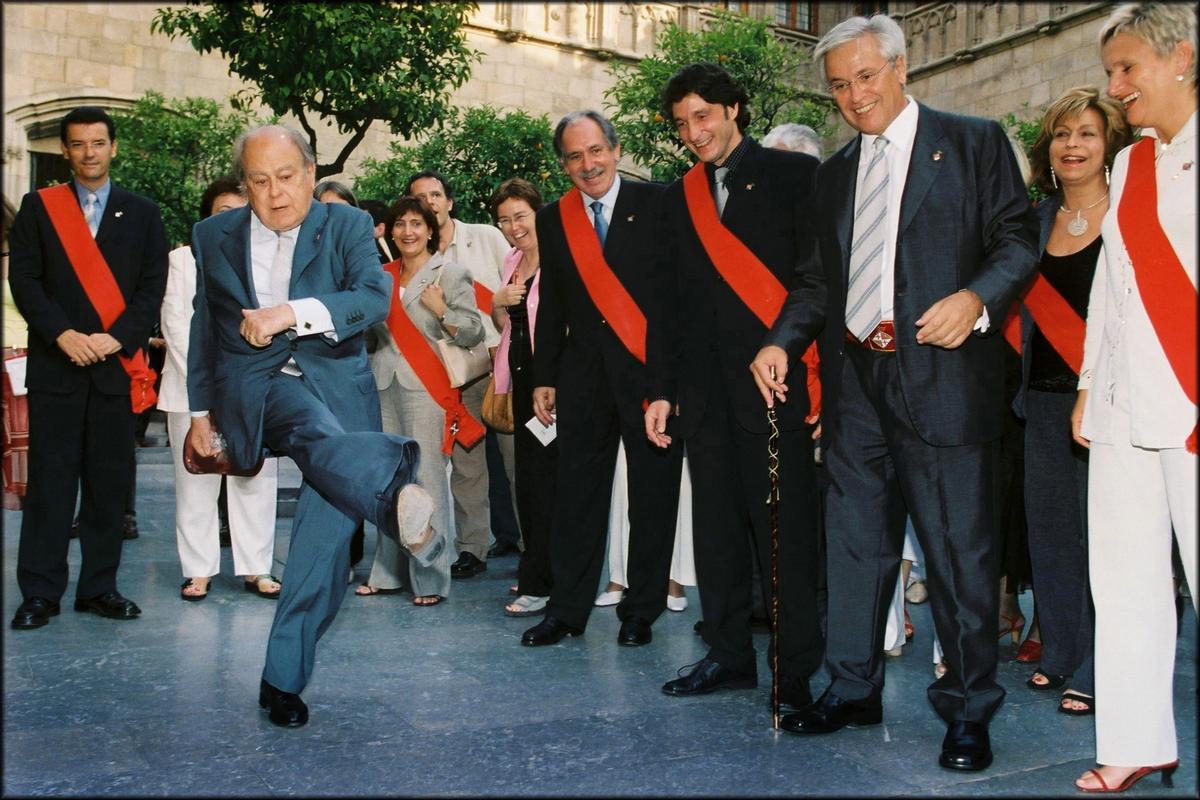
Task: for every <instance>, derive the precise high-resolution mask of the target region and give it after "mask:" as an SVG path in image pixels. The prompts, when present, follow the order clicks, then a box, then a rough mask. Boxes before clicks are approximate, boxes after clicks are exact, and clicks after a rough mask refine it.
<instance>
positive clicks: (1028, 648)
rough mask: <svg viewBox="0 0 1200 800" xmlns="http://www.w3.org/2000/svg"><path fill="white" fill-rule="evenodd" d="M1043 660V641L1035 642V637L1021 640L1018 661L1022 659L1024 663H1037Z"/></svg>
mask: <svg viewBox="0 0 1200 800" xmlns="http://www.w3.org/2000/svg"><path fill="white" fill-rule="evenodd" d="M1030 635H1032V634H1030ZM1041 660H1042V643H1041V642H1035V641H1034V640H1033V639H1026V640H1025V641H1023V642H1021V647H1020V649H1018V650H1017V661H1020V662H1021V663H1022V664H1036V663H1037V662H1038V661H1041Z"/></svg>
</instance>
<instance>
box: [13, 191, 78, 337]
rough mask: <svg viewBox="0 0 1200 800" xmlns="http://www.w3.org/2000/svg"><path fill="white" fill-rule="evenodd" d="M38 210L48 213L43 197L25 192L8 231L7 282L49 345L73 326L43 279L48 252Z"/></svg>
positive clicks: (32, 325)
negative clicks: (49, 292)
mask: <svg viewBox="0 0 1200 800" xmlns="http://www.w3.org/2000/svg"><path fill="white" fill-rule="evenodd" d="M39 213H40V214H43V215H44V214H45V213H46V212H45V209H44V207H43V206H42V201H41V198H39V197H38V196H37V193H36V192H30V193H29V194H27V195H25V200H24V201H23V202H22V203H21V210H20V211H18V212H17V216H16V219H14V220H13V225H12V229H11V230H10V231H9V260H8V285H9V287H10V288H11V289H12V296H13V302H14V303H16V305H17V310H18V311H20V312H21V316H23V317H24V318H25V322H26V323H28V325H29V330H30V332H31V333H32V334H33V335H35V336H37V337H38V338H40V339H41V340H42V341H43V342H45V343H46V344H47V345H49V346H52V347H57V340H58V337H59V336H61V335H62V334H63V333H64V332H65V331H68V330H70V329H71V328H72V327H73V326H72V325H71V320H70V319H68V318H67V314H66V312H65V311H63V310H62V307H61V306H60V305H59V304H58V303H57V302H56V301H55V300H54V299H53V298H52V297H50V295H49V294H48V293H47V292H46V286H45V284H44V283H43V280H44V275H43V269H44V268H45V263H46V258H47V257H48V254H47V253H46V250H45V246H44V243H43V241H42V237H41V234H40V233H39V230H38V227H39V226H38V214H39Z"/></svg>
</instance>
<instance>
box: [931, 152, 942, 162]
mask: <svg viewBox="0 0 1200 800" xmlns="http://www.w3.org/2000/svg"><path fill="white" fill-rule="evenodd" d="M932 158H933V160H934V161H941V160H942V151H941V150H934V151H933V156H932Z"/></svg>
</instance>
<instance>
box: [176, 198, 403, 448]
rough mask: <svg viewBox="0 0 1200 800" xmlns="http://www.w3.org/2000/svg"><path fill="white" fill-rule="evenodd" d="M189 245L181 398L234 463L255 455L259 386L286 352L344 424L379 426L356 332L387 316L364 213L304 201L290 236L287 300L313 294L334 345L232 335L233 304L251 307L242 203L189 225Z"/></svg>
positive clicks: (262, 389) (236, 312)
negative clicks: (259, 344)
mask: <svg viewBox="0 0 1200 800" xmlns="http://www.w3.org/2000/svg"><path fill="white" fill-rule="evenodd" d="M192 249H193V250H194V251H195V254H196V270H197V276H196V278H197V280H196V299H195V303H194V305H195V309H196V313H195V316H193V317H192V330H191V339H190V344H189V348H188V405H189V407H190V408H193V409H198V410H203V409H208V410H209V411H210V412H211V413H212V415H213V417H214V418H215V420H216V424H217V427H218V428H219V429H220V430H221V431H222V433H224V434H225V437H226V439H227V440H228V442H229V451H230V459H231V461H232V462H233V463H234V464H235V465H237V466H238V467H242V468H245V467H248V466H250V465H252V464H253V463H254V462H256V461H257V460H258V458H259V456H260V454H261V453H262V449H263V445H262V427H263V425H262V422H263V408H264V404H265V401H266V395H267V389H268V387H269V382H270V380H271V379H272V378H273V377H274V376H275V375H276V374H277V373H278V372H279V370H280V369H281V368H282V367H283V366H284V365H285V364H286V363H287V361H288V359H289V358H294V359H296V364H297V366H298V367H299V368H300V371H301V372H303V373H304V377H305V380H306V382H307V383H308V384H309V385H310V386H311V387H312V388H313V391H314V392H315V393H316V394H317V396H318V397H319V398H320V399H321V400H322V401H323V402H324V403H325V404H326V405H327V406H328V407H329V409H330V410H331V411H332V412H333V414H334V416H336V417H337V418H338V420H339V421H340V422H341V423H342V424H343V425H344V426H345V427H346V429H347V430H370V429H373V430H379V424H380V419H379V398H378V395H377V394H376V391H375V378H374V376H373V375H372V374H371V367H370V365H369V364H368V363H367V354H366V349H365V348H364V346H363V336H362V333H363V331H365V330H366V329H367V327H368V326H370V325H371V324H373V323H376V322H380V321H382V320H384V319H385V318H386V317H387V312H388V299H389V297H390V292H391V287H392V279H391V276H389V275H388V274H387V273H386V272H384V271H383V270H382V269H381V268H380V266H379V257H378V255H377V251H376V248H375V234H374V226H373V225H372V224H371V218H370V216H369V215H367V214H366V213H364V212H362V211H359V210H358V209H355V208H351V207H350V206H345V205H337V204H329V205H327V204H325V203H318V202H316V201H313V203H312V205H311V206H310V207H309V212H308V216H307V217H306V218H305V219H304V222H303V223H302V224H301V226H300V233H299V237H298V239H297V241H296V251H295V255H294V256H293V259H292V280H291V285H290V290H289V297H291V298H293V299H296V298H305V297H312V298H316V299H317V300H320V301H321V302H322V303H323V304H324V305H325V307H326V308H328V309H329V313H330V316H331V317H332V318H333V324H334V331H335V332H336V334H337V341H336V342H335V341H333V340H332V339H330V338H329V337H328V336H325V335H320V334H317V335H310V336H293V335H291V334H290V333H289V334H288V335H287V336H276V337H275V338H274V339H272V341H271V344H270V345H269V346H267V347H264V348H255V347H251V346H250V344H249V343H247V342H246V340H245V339H243V338H242V337H241V335H240V334H239V333H238V328H239V326H240V325H241V322H242V309H244V308H258V307H259V304H258V298H257V297H256V295H255V293H254V278H253V273H252V271H251V266H250V208H249V206H246V207H243V208H239V209H235V210H232V211H227V212H224V213H222V214H217V215H216V216H213V217H210V218H208V219H206V220H203V221H201V222H199V223H197V225H196V227H195V228H193V229H192Z"/></svg>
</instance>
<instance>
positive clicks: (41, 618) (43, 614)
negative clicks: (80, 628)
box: [12, 597, 58, 631]
mask: <svg viewBox="0 0 1200 800" xmlns="http://www.w3.org/2000/svg"><path fill="white" fill-rule="evenodd" d="M57 616H58V603H55V602H53V601H51V600H47V599H46V598H44V597H30V598H27V599H26V600H25V602H24V603H21V605H20V606H18V607H17V613H16V614H13V618H12V626H13V628H14V629H16V630H19V631H28V630H33V629H34V628H40V627H42V626H43V625H45V624H46V623H47V622H49V621H50V618H51V617H57Z"/></svg>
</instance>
